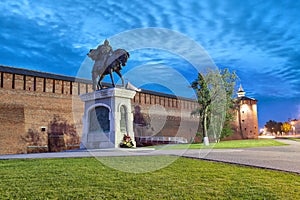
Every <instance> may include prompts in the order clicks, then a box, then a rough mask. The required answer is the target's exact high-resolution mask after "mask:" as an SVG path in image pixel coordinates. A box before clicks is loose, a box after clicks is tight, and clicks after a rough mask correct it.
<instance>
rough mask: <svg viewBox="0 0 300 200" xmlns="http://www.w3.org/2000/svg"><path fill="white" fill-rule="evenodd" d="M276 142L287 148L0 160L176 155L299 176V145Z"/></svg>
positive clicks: (126, 152)
mask: <svg viewBox="0 0 300 200" xmlns="http://www.w3.org/2000/svg"><path fill="white" fill-rule="evenodd" d="M279 141H280V142H284V143H287V144H289V145H287V146H275V147H257V148H245V149H201V150H196V149H190V150H154V149H148V148H138V149H120V150H115V149H101V150H100V149H96V150H91V151H86V150H78V151H67V152H59V153H36V154H14V155H0V159H30V158H72V157H104V156H138V155H139V156H151V155H176V156H184V157H191V158H197V159H203V160H211V161H217V162H226V163H234V164H240V165H248V166H255V167H261V168H267V169H276V170H281V171H288V172H295V173H298V174H300V142H296V141H291V140H279Z"/></svg>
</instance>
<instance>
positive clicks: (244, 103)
mask: <svg viewBox="0 0 300 200" xmlns="http://www.w3.org/2000/svg"><path fill="white" fill-rule="evenodd" d="M245 94H246V92H245V91H244V89H243V87H242V85H240V88H239V90H238V92H237V95H238V97H237V98H236V104H237V108H238V109H237V112H236V124H237V127H236V133H235V134H234V135H235V137H237V138H236V139H254V138H257V137H258V119H257V100H256V99H253V98H249V97H246V96H245ZM234 139H235V138H234Z"/></svg>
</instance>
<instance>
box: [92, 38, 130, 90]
mask: <svg viewBox="0 0 300 200" xmlns="http://www.w3.org/2000/svg"><path fill="white" fill-rule="evenodd" d="M87 55H88V57H90V58H91V59H92V60H94V61H95V63H94V66H93V70H92V80H93V90H94V91H95V90H96V88H97V90H99V88H100V89H103V86H102V84H101V81H102V80H103V78H104V77H105V75H108V74H109V75H110V78H111V82H112V86H113V87H115V83H114V78H113V75H112V73H113V72H116V73H117V74H118V75H119V77H120V78H121V80H122V87H124V79H123V77H122V74H121V70H122V66H126V62H127V60H128V58H129V53H128V52H127V51H126V50H124V49H117V50H115V51H113V49H112V47H111V46H110V45H109V42H108V40H105V41H104V43H103V44H102V45H99V46H98V47H97V48H96V49H91V50H90V52H89V53H88V54H87ZM98 77H99V80H98V82H97V78H98Z"/></svg>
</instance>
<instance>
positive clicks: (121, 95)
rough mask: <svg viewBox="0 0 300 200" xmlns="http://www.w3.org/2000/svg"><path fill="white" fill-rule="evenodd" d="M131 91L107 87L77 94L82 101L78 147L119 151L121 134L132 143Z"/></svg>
mask: <svg viewBox="0 0 300 200" xmlns="http://www.w3.org/2000/svg"><path fill="white" fill-rule="evenodd" d="M135 93H136V92H135V91H133V90H128V89H123V88H107V89H103V90H98V91H94V92H91V93H86V94H82V95H80V98H81V100H82V101H84V102H85V106H84V115H83V118H82V122H83V132H82V138H81V144H80V147H81V148H87V149H99V148H100V149H102V148H119V145H120V143H121V141H122V140H123V136H124V134H126V135H129V136H130V137H131V139H132V141H133V143H134V145H135V146H136V143H135V141H134V132H133V113H132V110H131V99H132V98H133V97H134V95H135Z"/></svg>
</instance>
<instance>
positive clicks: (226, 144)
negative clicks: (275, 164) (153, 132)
mask: <svg viewBox="0 0 300 200" xmlns="http://www.w3.org/2000/svg"><path fill="white" fill-rule="evenodd" d="M282 145H286V144H285V143H282V142H278V141H276V140H273V139H256V140H231V141H221V142H219V143H210V145H209V146H204V145H203V144H202V143H201V144H176V145H161V146H153V147H154V148H156V149H201V148H215V149H230V148H251V147H266V146H282Z"/></svg>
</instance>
